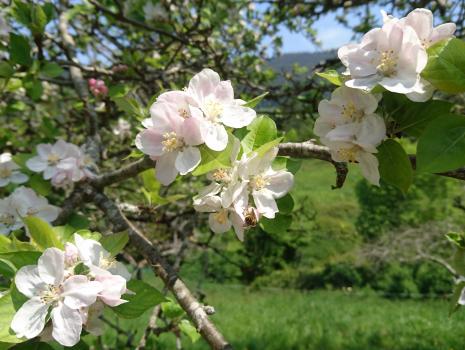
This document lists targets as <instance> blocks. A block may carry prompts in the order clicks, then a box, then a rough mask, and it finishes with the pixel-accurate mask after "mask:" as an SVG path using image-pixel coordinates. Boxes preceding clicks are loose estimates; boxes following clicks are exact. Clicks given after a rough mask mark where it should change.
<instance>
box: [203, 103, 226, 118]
mask: <svg viewBox="0 0 465 350" xmlns="http://www.w3.org/2000/svg"><path fill="white" fill-rule="evenodd" d="M204 112H205V114H206V115H207V118H208V119H210V121H212V122H217V121H218V117H219V116H220V114H221V113H222V112H223V106H222V105H221V103H219V102H218V101H214V100H209V101H207V102H206V103H205V105H204Z"/></svg>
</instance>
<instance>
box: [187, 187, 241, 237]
mask: <svg viewBox="0 0 465 350" xmlns="http://www.w3.org/2000/svg"><path fill="white" fill-rule="evenodd" d="M221 189H222V186H221V185H220V184H218V183H216V182H212V183H211V184H210V185H209V186H207V187H206V188H205V189H203V190H202V191H201V192H200V193H199V195H197V196H196V197H194V209H195V210H196V211H198V212H207V213H210V215H209V217H208V224H209V226H210V228H211V230H212V231H213V232H215V233H224V232H227V231H229V230H230V229H231V227H234V232H235V233H236V236H237V238H238V239H239V240H241V241H243V240H244V229H245V228H246V223H245V213H246V211H247V196H248V193H246V192H243V191H241V193H242V194H245V196H246V198H242V200H241V201H237V203H234V204H233V205H227V206H224V202H223V200H222V198H221V196H220V195H219V194H220V191H221ZM231 204H232V203H231Z"/></svg>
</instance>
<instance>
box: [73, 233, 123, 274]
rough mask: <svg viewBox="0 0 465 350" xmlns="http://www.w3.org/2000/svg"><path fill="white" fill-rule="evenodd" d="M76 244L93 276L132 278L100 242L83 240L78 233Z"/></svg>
mask: <svg viewBox="0 0 465 350" xmlns="http://www.w3.org/2000/svg"><path fill="white" fill-rule="evenodd" d="M74 243H75V246H76V248H77V250H78V252H79V258H80V260H81V261H82V262H83V263H84V265H86V266H87V267H88V268H89V269H90V273H91V274H92V275H93V276H99V275H102V276H110V275H112V274H113V275H119V276H121V277H123V278H124V279H125V280H129V279H130V278H131V274H130V273H129V271H128V270H127V269H126V267H125V266H124V265H123V264H122V263H120V262H118V261H116V259H115V258H114V257H112V256H111V254H110V253H109V252H107V251H106V250H105V248H103V247H102V245H101V244H100V243H99V242H97V241H95V240H93V239H86V238H83V237H82V236H81V235H79V234H78V233H75V234H74ZM116 283H119V282H116Z"/></svg>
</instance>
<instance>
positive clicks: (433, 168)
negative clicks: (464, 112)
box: [417, 114, 465, 173]
mask: <svg viewBox="0 0 465 350" xmlns="http://www.w3.org/2000/svg"><path fill="white" fill-rule="evenodd" d="M464 165H465V116H460V115H454V114H447V115H443V116H441V117H440V118H437V119H435V120H433V121H432V122H431V123H430V124H428V126H427V128H426V129H425V131H424V132H423V134H422V136H421V137H420V139H419V141H418V147H417V171H419V172H430V173H440V172H444V171H448V170H454V169H457V168H460V167H461V166H464Z"/></svg>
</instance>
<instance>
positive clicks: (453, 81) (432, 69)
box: [421, 38, 465, 93]
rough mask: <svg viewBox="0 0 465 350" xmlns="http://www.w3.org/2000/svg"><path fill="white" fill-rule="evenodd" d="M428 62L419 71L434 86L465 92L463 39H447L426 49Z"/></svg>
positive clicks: (447, 90) (455, 91)
mask: <svg viewBox="0 0 465 350" xmlns="http://www.w3.org/2000/svg"><path fill="white" fill-rule="evenodd" d="M428 54H429V57H428V64H427V65H426V67H425V69H424V70H423V72H422V73H421V75H422V76H423V78H425V79H426V80H428V81H429V82H430V83H431V84H432V85H433V86H434V87H435V88H437V89H439V90H442V91H445V92H449V93H461V92H465V41H463V40H461V39H456V38H452V39H448V40H444V41H440V42H438V43H436V44H434V45H433V46H431V47H430V48H429V49H428Z"/></svg>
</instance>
